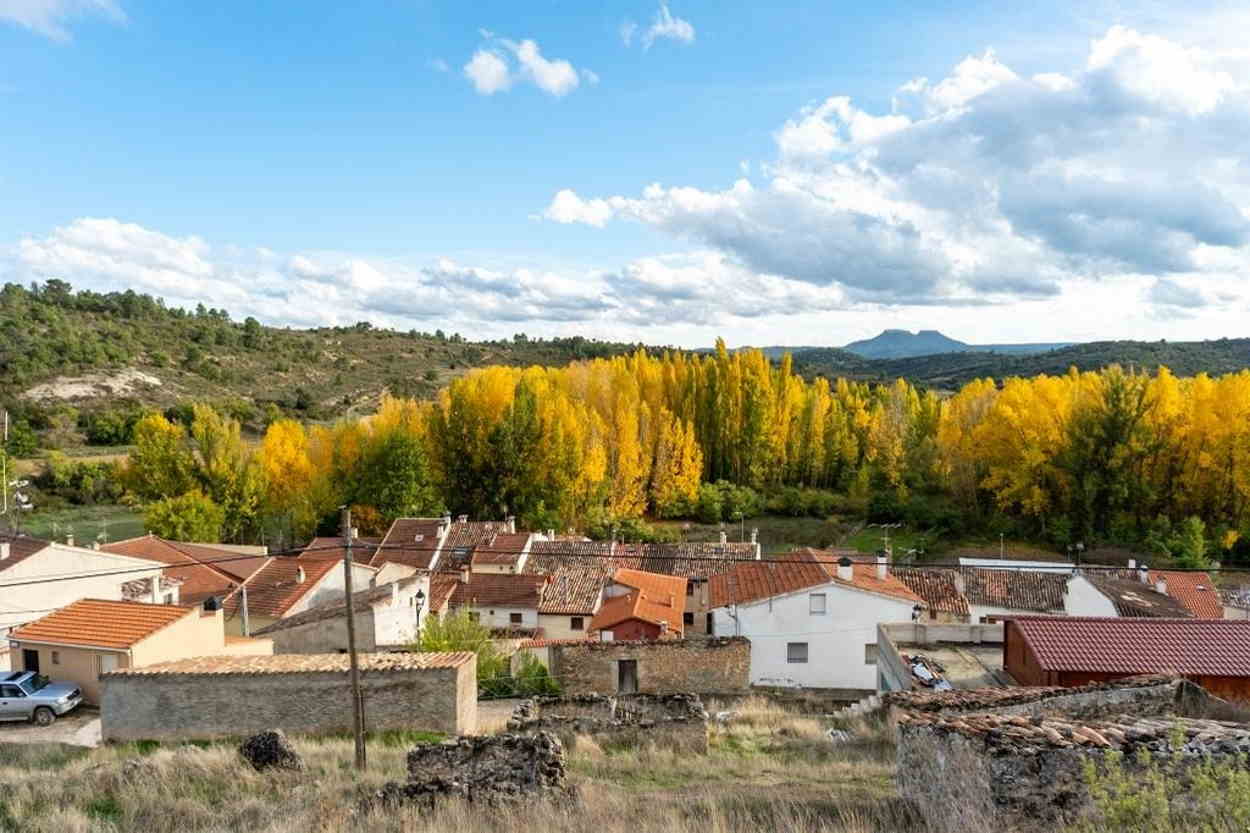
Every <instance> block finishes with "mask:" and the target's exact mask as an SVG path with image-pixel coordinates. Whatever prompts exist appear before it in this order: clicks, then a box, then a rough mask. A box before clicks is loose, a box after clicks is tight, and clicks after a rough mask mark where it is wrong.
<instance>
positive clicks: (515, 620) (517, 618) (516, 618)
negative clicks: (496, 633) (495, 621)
mask: <svg viewBox="0 0 1250 833" xmlns="http://www.w3.org/2000/svg"><path fill="white" fill-rule="evenodd" d="M508 621H509V622H511V623H512V624H514V625H519V624H521V614H519V613H511V614H509V615H508Z"/></svg>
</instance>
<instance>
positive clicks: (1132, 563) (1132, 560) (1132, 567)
mask: <svg viewBox="0 0 1250 833" xmlns="http://www.w3.org/2000/svg"><path fill="white" fill-rule="evenodd" d="M1128 568H1129V569H1130V570H1136V569H1137V559H1136V558H1130V559H1129V560H1128Z"/></svg>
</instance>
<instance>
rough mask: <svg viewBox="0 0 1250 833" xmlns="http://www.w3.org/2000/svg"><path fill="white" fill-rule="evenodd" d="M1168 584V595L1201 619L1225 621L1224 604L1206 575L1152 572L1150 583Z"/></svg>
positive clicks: (1166, 571) (1169, 571)
mask: <svg viewBox="0 0 1250 833" xmlns="http://www.w3.org/2000/svg"><path fill="white" fill-rule="evenodd" d="M1159 579H1163V580H1164V581H1166V582H1167V592H1168V595H1169V596H1171V597H1172V598H1173V599H1176V600H1177V601H1178V602H1180V603H1181V604H1183V605H1184V606H1185V607H1186V609H1188V610H1189V612H1190V613H1192V614H1193V615H1194V616H1197V617H1198V618H1199V619H1223V618H1224V603H1223V601H1222V600H1221V599H1220V593H1219V591H1218V590H1217V589H1216V587H1215V583H1214V582H1212V581H1211V577H1210V576H1209V575H1207V574H1206V573H1183V572H1176V571H1172V570H1151V571H1150V581H1151V583H1152V584H1153V583H1154V582H1156V581H1158V580H1159Z"/></svg>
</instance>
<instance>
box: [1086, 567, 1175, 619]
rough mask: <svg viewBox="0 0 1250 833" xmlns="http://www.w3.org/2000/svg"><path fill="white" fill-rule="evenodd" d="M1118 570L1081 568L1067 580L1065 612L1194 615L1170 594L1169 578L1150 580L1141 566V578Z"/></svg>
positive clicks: (1096, 614) (1168, 616) (1103, 614)
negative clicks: (1135, 577)
mask: <svg viewBox="0 0 1250 833" xmlns="http://www.w3.org/2000/svg"><path fill="white" fill-rule="evenodd" d="M1118 572H1119V571H1114V572H1113V571H1108V570H1078V571H1077V572H1076V573H1075V574H1074V575H1072V576H1071V577H1070V578H1069V580H1068V591H1067V596H1066V598H1065V602H1064V612H1065V613H1067V615H1069V616H1129V617H1149V618H1159V619H1176V618H1187V617H1191V616H1193V615H1194V614H1193V613H1192V612H1191V611H1190V610H1189V608H1187V607H1186V606H1185V605H1183V604H1181V602H1180V601H1179V600H1177V599H1174V598H1172V597H1171V596H1170V595H1168V592H1167V590H1168V588H1167V579H1166V578H1163V577H1158V580H1157V583H1155V582H1151V581H1150V576H1149V570H1148V569H1147V567H1146V566H1145V565H1142V566H1141V567H1140V568H1139V570H1138V572H1139V573H1140V578H1138V579H1133V578H1128V577H1125V576H1123V575H1117V574H1116V573H1118Z"/></svg>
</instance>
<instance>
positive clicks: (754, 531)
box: [751, 526, 760, 544]
mask: <svg viewBox="0 0 1250 833" xmlns="http://www.w3.org/2000/svg"><path fill="white" fill-rule="evenodd" d="M759 542H760V528H759V527H758V526H753V527H751V543H752V544H758V543H759Z"/></svg>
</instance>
